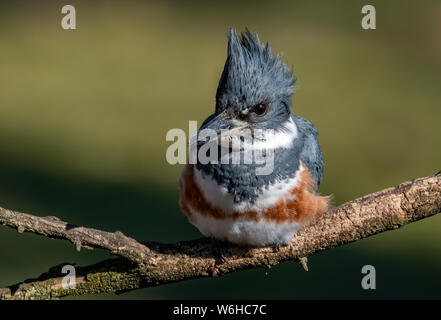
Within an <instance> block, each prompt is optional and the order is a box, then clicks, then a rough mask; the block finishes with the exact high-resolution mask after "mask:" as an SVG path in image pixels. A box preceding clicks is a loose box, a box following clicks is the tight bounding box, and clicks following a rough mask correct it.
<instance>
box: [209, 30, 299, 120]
mask: <svg viewBox="0 0 441 320" xmlns="http://www.w3.org/2000/svg"><path fill="white" fill-rule="evenodd" d="M281 58H282V57H281V55H277V56H275V55H274V54H273V53H272V51H271V47H270V45H269V43H266V44H263V43H262V42H260V40H259V37H258V35H257V33H255V32H254V33H251V32H250V31H248V30H246V31H245V32H243V33H241V35H240V37H238V36H237V34H236V31H235V30H234V29H231V30H230V34H229V35H228V57H227V61H226V63H225V66H224V70H223V72H222V76H221V79H220V81H219V86H218V89H217V93H216V111H217V112H219V111H221V110H222V109H224V108H226V107H228V106H234V107H235V108H239V109H244V108H247V107H250V106H252V105H256V104H259V103H262V102H265V103H268V104H276V106H275V107H277V108H285V109H286V110H287V112H288V113H289V108H290V100H291V95H292V93H293V90H294V83H295V78H294V77H293V75H292V72H291V70H290V68H288V66H287V65H286V64H284V63H283V62H282V60H281Z"/></svg>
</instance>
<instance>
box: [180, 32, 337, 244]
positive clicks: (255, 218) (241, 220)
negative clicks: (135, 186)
mask: <svg viewBox="0 0 441 320" xmlns="http://www.w3.org/2000/svg"><path fill="white" fill-rule="evenodd" d="M294 83H295V78H294V76H293V74H292V70H291V69H290V68H288V67H287V65H286V64H284V63H283V62H282V60H281V56H280V55H279V56H276V55H274V54H273V53H272V51H271V47H270V45H269V44H268V43H267V44H263V43H261V42H260V40H259V38H258V36H257V34H256V33H251V32H249V31H246V32H244V33H242V34H241V35H240V36H239V37H238V36H237V34H236V32H235V31H234V30H233V29H232V30H231V31H230V34H229V35H228V57H227V61H226V63H225V66H224V69H223V72H222V75H221V78H220V81H219V85H218V88H217V92H216V108H215V112H214V114H212V115H210V116H209V117H208V118H207V119H206V120H205V121H204V123H203V124H202V126H201V128H200V129H199V131H198V136H197V139H196V143H195V144H192V145H196V147H197V153H198V157H197V163H196V164H195V165H191V164H188V165H186V166H185V167H184V169H183V170H182V173H181V178H180V180H179V185H180V189H179V190H180V193H179V194H180V206H181V208H182V211H183V212H184V213H185V214H186V215H187V217H188V219H189V221H190V223H192V224H193V225H195V226H196V227H197V228H198V229H199V230H200V231H201V232H202V233H203V234H204V235H206V236H211V237H214V238H216V239H225V240H228V241H231V242H234V243H237V244H247V245H257V246H266V245H276V246H280V245H285V244H288V243H289V242H290V241H291V239H292V237H293V236H295V234H296V233H297V232H298V230H300V228H302V227H303V226H305V225H307V224H308V223H310V222H311V221H312V220H313V219H314V218H316V217H318V216H319V215H321V214H322V213H323V212H324V211H326V210H327V208H328V202H329V198H328V197H323V196H320V195H319V194H317V189H318V187H319V185H320V182H321V180H322V174H323V160H322V152H321V149H320V145H319V142H318V140H317V129H316V128H315V127H314V126H313V125H312V123H311V122H309V121H308V120H306V119H303V118H301V117H299V116H294V115H291V111H290V106H291V96H292V94H293V91H294ZM206 129H207V130H206ZM208 129H210V130H208ZM208 131H209V132H210V133H209V134H207V133H208ZM213 132H214V133H213ZM245 135H246V136H247V137H245ZM250 135H251V137H250ZM213 137H215V138H216V139H215V140H214V142H219V141H221V143H220V144H219V143H213V140H212V139H213ZM224 138H225V139H224ZM248 138H251V139H248ZM192 141H193V142H192V143H194V141H195V140H192ZM250 141H251V142H250ZM234 143H236V144H235V145H234ZM200 153H202V154H204V155H205V157H203V159H201V158H200V157H199V156H200ZM261 153H263V155H264V160H265V161H263V164H264V166H265V167H266V166H267V164H268V163H269V164H271V163H272V167H271V166H269V168H270V170H269V171H266V172H265V174H260V173H258V171H259V172H260V170H258V169H261V168H262V166H263V164H262V162H261V161H257V158H258V157H257V158H256V154H261ZM238 154H239V161H237V159H238V157H237V155H238ZM250 154H252V155H253V157H252V158H253V161H252V162H251V163H250V162H249V161H246V160H245V159H248V160H249V155H250ZM247 156H248V158H247ZM207 158H209V159H210V161H207ZM213 158H214V159H213ZM233 159H236V161H232V160H233ZM213 160H214V161H213ZM225 160H227V161H225ZM259 160H262V159H259Z"/></svg>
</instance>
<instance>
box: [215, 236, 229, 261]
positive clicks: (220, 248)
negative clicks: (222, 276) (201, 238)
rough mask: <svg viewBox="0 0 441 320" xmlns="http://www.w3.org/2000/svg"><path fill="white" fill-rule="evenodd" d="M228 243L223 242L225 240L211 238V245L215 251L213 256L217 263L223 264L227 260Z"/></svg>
mask: <svg viewBox="0 0 441 320" xmlns="http://www.w3.org/2000/svg"><path fill="white" fill-rule="evenodd" d="M226 243H227V242H226V241H223V240H219V239H216V238H213V237H212V238H211V245H212V249H213V255H214V257H215V259H216V262H219V263H223V262H225V260H226V256H225V250H224V247H225V244H226Z"/></svg>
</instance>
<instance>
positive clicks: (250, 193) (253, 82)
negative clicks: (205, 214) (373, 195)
mask: <svg viewBox="0 0 441 320" xmlns="http://www.w3.org/2000/svg"><path fill="white" fill-rule="evenodd" d="M228 40H229V41H228V57H227V61H226V63H225V67H224V70H223V72H222V76H221V79H220V81H219V86H218V89H217V94H216V112H215V113H214V114H212V115H211V116H210V117H208V118H207V120H205V122H204V123H203V124H202V126H201V128H200V130H202V129H205V128H210V129H213V130H216V131H218V132H220V130H221V129H231V128H233V125H232V123H231V121H230V120H231V118H237V119H239V120H242V121H245V122H246V123H247V127H248V128H250V129H251V130H254V129H261V130H265V129H272V130H275V131H276V132H279V131H283V130H284V129H285V128H284V126H283V125H284V123H286V121H287V120H288V119H289V118H290V117H291V118H292V120H293V121H294V123H295V125H296V126H297V130H298V134H297V136H296V138H295V139H294V140H293V141H292V145H291V147H290V148H280V149H276V150H274V170H273V172H272V173H271V174H269V175H260V176H259V175H256V174H253V172H255V168H256V167H258V166H259V165H256V164H254V163H253V164H216V163H209V164H201V163H198V164H197V168H198V169H199V170H201V171H202V172H204V173H206V174H208V175H212V176H213V178H214V179H215V180H216V181H218V183H219V184H222V185H224V186H226V187H227V188H228V190H229V192H230V193H232V194H234V199H235V201H237V202H240V201H244V200H247V201H253V200H254V199H256V197H258V195H259V194H260V193H261V192H262V190H263V188H264V187H265V186H268V185H269V184H270V183H274V182H275V181H276V180H281V179H285V178H287V177H291V176H292V175H293V174H294V173H295V172H296V171H297V169H298V168H299V161H302V162H303V163H304V164H305V166H306V167H307V168H308V170H309V171H310V173H311V175H312V177H313V179H314V182H315V190H317V188H318V186H319V184H320V182H321V180H322V174H323V160H322V153H321V149H320V145H319V143H318V141H317V137H316V136H317V129H316V128H315V127H314V126H313V125H312V123H311V122H309V121H308V120H306V119H303V118H301V117H298V116H293V115H291V113H290V105H291V96H292V94H293V90H294V82H295V78H294V77H293V75H292V72H291V70H290V69H289V68H288V67H287V65H286V64H284V63H283V62H282V61H281V56H274V55H273V53H272V51H271V48H270V46H269V44H268V43H267V44H266V45H264V44H262V43H261V42H260V41H259V38H258V36H257V34H256V33H254V34H253V33H251V32H249V31H246V32H244V33H242V35H241V37H240V38H239V37H238V36H237V35H236V33H235V31H234V29H232V30H231V31H230V34H229V36H228ZM261 104H263V105H264V106H266V108H267V111H266V112H265V114H264V115H263V116H259V115H256V114H254V113H253V112H249V110H252V109H253V108H255V107H256V106H259V105H261ZM244 111H245V112H246V111H248V113H246V115H244V114H243V112H244ZM202 144H203V143H200V144H199V147H200V146H201V145H202Z"/></svg>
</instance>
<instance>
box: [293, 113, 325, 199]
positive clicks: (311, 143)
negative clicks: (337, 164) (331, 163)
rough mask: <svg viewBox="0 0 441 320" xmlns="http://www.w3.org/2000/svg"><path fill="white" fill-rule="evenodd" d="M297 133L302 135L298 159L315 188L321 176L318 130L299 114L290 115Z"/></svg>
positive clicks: (321, 162)
mask: <svg viewBox="0 0 441 320" xmlns="http://www.w3.org/2000/svg"><path fill="white" fill-rule="evenodd" d="M292 119H293V121H294V123H295V124H296V126H297V129H298V131H299V134H300V135H302V136H303V137H302V138H303V139H302V140H303V147H302V149H301V151H300V155H299V160H300V161H302V162H303V163H304V164H305V166H306V167H307V168H308V170H309V172H310V173H311V175H312V177H313V179H314V181H315V189H316V190H317V189H318V187H319V185H320V182H321V181H322V177H323V158H322V150H321V148H320V144H319V142H318V140H317V134H318V131H317V129H316V128H315V127H314V125H313V124H312V123H311V122H310V121H308V120H306V119H304V118H302V117H299V116H294V115H293V116H292Z"/></svg>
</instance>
